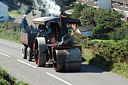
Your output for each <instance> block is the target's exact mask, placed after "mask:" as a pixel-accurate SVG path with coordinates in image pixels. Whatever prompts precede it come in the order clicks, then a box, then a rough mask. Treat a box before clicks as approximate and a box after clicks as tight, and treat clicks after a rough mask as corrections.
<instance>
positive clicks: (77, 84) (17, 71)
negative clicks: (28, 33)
mask: <svg viewBox="0 0 128 85" xmlns="http://www.w3.org/2000/svg"><path fill="white" fill-rule="evenodd" d="M21 48H22V45H21V44H17V43H14V42H10V41H7V40H2V39H0V66H2V67H3V68H4V69H6V70H7V71H8V72H9V73H10V74H11V75H12V76H14V77H16V78H17V79H18V80H23V81H24V82H27V83H29V84H30V85H128V79H127V78H123V77H121V76H120V75H117V74H113V73H110V72H105V71H103V70H101V69H98V68H96V67H93V66H90V65H87V64H82V68H81V71H80V72H64V73H58V72H55V71H54V69H53V67H52V66H48V67H36V65H35V62H34V60H33V62H28V61H27V60H25V59H22V57H21Z"/></svg>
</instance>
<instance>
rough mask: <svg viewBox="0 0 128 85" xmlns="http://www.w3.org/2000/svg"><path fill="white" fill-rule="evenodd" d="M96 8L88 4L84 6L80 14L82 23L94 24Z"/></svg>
mask: <svg viewBox="0 0 128 85" xmlns="http://www.w3.org/2000/svg"><path fill="white" fill-rule="evenodd" d="M95 12H96V9H95V8H93V7H89V6H86V7H84V8H83V10H82V12H81V16H80V20H81V24H82V25H83V26H84V25H90V24H92V25H94V26H95V21H94V15H95Z"/></svg>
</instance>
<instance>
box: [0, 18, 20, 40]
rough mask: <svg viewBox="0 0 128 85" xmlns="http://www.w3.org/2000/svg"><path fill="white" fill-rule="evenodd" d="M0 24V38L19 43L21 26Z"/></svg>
mask: <svg viewBox="0 0 128 85" xmlns="http://www.w3.org/2000/svg"><path fill="white" fill-rule="evenodd" d="M0 24H1V25H0V38H3V39H7V40H12V41H16V42H20V32H21V24H19V23H14V22H7V21H6V22H3V24H2V23H0Z"/></svg>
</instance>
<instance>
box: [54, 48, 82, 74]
mask: <svg viewBox="0 0 128 85" xmlns="http://www.w3.org/2000/svg"><path fill="white" fill-rule="evenodd" d="M54 70H55V71H56V72H65V71H69V72H70V71H73V72H76V71H80V70H81V52H80V50H79V49H68V50H67V49H66V50H56V63H54Z"/></svg>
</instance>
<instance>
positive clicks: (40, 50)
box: [35, 37, 47, 67]
mask: <svg viewBox="0 0 128 85" xmlns="http://www.w3.org/2000/svg"><path fill="white" fill-rule="evenodd" d="M46 61H47V56H46V44H45V39H44V38H43V37H41V38H37V39H36V41H35V62H36V66H37V67H44V66H45V64H46Z"/></svg>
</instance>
